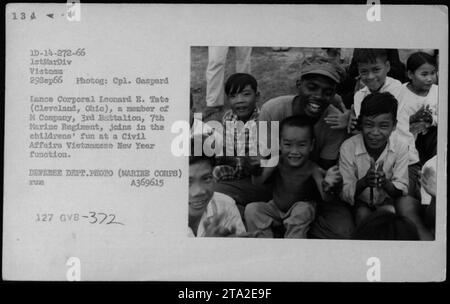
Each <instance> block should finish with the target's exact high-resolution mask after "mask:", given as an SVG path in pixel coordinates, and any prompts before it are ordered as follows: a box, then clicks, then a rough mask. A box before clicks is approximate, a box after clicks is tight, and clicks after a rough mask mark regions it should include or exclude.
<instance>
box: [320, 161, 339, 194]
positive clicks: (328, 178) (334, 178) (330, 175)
mask: <svg viewBox="0 0 450 304" xmlns="http://www.w3.org/2000/svg"><path fill="white" fill-rule="evenodd" d="M323 180H324V181H325V182H326V183H327V184H328V185H329V186H330V188H332V187H334V186H336V185H338V184H340V182H341V181H342V175H341V172H340V171H339V167H338V166H337V165H336V166H333V167H331V168H330V169H328V170H327V172H326V173H325V178H324V179H323ZM324 190H325V189H324Z"/></svg>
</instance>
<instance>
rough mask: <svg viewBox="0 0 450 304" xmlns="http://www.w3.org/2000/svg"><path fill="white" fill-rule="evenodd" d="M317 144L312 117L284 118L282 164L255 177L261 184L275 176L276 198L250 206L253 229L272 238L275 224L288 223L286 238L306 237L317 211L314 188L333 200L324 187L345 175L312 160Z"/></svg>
mask: <svg viewBox="0 0 450 304" xmlns="http://www.w3.org/2000/svg"><path fill="white" fill-rule="evenodd" d="M313 146H314V127H313V122H311V120H310V119H309V118H308V117H301V116H292V117H288V118H286V119H284V120H283V121H282V122H281V125H280V150H281V151H280V152H281V153H280V156H279V157H280V159H279V161H278V165H277V166H275V167H265V168H263V171H262V174H261V175H260V176H255V177H254V182H255V183H258V184H263V183H265V182H266V181H267V180H268V179H269V178H272V177H273V178H274V190H273V199H272V200H271V201H269V202H255V203H250V204H248V205H247V206H246V208H245V220H246V223H247V227H248V230H249V231H250V232H253V231H259V237H266V238H267V237H269V238H270V237H273V231H272V226H281V225H284V227H285V229H286V232H285V234H284V237H285V238H306V236H307V232H308V230H309V226H310V224H311V223H312V221H313V220H314V218H315V213H316V211H315V205H316V203H315V199H316V198H317V197H316V196H315V195H314V193H315V192H314V191H313V190H314V189H317V190H318V191H319V193H320V196H321V197H322V199H323V200H326V201H329V200H330V199H331V196H330V194H328V193H326V192H325V190H324V188H327V189H328V188H332V187H333V186H335V185H336V184H338V183H339V182H340V179H341V177H340V174H339V170H338V169H337V167H335V170H329V171H328V174H327V176H325V171H324V170H322V169H321V168H320V167H319V166H318V165H317V164H316V163H314V162H313V161H311V160H310V153H311V151H312V150H313ZM316 193H317V191H316Z"/></svg>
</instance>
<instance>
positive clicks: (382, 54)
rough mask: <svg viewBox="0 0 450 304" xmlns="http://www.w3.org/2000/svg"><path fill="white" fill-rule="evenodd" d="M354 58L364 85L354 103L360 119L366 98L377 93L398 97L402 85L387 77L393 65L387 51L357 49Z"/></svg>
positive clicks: (357, 93)
mask: <svg viewBox="0 0 450 304" xmlns="http://www.w3.org/2000/svg"><path fill="white" fill-rule="evenodd" d="M353 58H354V60H355V62H356V65H357V67H358V73H359V79H360V81H361V83H362V85H364V86H363V87H362V88H361V89H360V90H358V91H357V92H356V93H355V96H354V101H353V105H354V109H355V114H356V117H358V116H359V114H360V110H361V103H362V101H363V99H364V97H366V96H367V95H369V94H371V93H375V92H380V93H381V92H389V93H391V94H392V95H394V96H395V97H396V96H397V94H398V92H399V91H400V88H401V85H402V83H401V82H400V81H398V80H397V79H394V78H391V77H389V76H387V74H388V72H389V71H390V69H391V65H390V62H389V60H388V53H387V50H386V49H355V51H354V53H353Z"/></svg>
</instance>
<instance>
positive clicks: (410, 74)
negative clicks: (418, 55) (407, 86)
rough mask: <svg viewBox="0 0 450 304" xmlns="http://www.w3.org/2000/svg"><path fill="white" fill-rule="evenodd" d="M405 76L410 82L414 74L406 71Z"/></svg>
mask: <svg viewBox="0 0 450 304" xmlns="http://www.w3.org/2000/svg"><path fill="white" fill-rule="evenodd" d="M407 75H408V78H409V79H410V80H412V77H413V75H414V73H412V72H411V71H408V72H407Z"/></svg>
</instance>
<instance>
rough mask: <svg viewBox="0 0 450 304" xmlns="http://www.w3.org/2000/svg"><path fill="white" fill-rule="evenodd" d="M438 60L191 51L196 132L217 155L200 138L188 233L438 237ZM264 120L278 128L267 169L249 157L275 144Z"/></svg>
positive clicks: (433, 54)
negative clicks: (263, 132) (265, 139)
mask: <svg viewBox="0 0 450 304" xmlns="http://www.w3.org/2000/svg"><path fill="white" fill-rule="evenodd" d="M438 60H439V56H438V50H436V49H381V48H371V49H369V48H325V47H324V48H306V47H224V46H209V47H192V48H191V90H192V93H191V94H192V95H191V99H192V100H191V112H192V114H191V115H192V118H191V126H192V131H191V134H192V137H194V136H198V135H199V134H200V135H202V134H203V135H204V137H205V140H206V138H210V142H211V143H212V146H213V150H214V151H215V152H218V155H213V156H208V155H207V153H202V154H201V155H195V153H194V152H195V151H194V149H193V146H194V145H195V143H194V141H192V148H191V155H190V158H189V227H190V229H191V230H190V233H191V235H192V234H193V235H195V236H198V237H203V236H210V237H217V236H222V237H230V236H234V237H261V238H296V239H305V238H312V239H359V240H433V239H434V230H435V229H434V223H435V212H436V210H435V205H436V157H437V128H438V121H437V117H438V116H437V115H438V74H439V73H438V69H437V67H438V65H437V62H438ZM195 115H197V116H199V115H200V117H201V118H202V120H200V119H198V118H194V116H195ZM259 121H263V122H267V123H268V124H270V123H271V122H276V123H278V124H279V125H278V132H276V133H273V134H272V133H271V135H272V136H276V142H278V148H279V151H272V152H275V154H276V157H277V159H278V161H277V162H276V163H274V164H273V166H269V167H264V168H261V165H260V163H259V159H258V153H257V150H258V149H257V148H256V149H255V151H256V153H253V154H251V152H250V150H251V148H252V147H251V146H257V147H258V148H259V147H265V146H266V144H265V143H260V142H258V140H261V137H258V136H257V133H258V131H259V129H258V122H259ZM212 122H214V123H212ZM217 122H219V123H221V124H222V125H221V126H220V127H219V128H217V127H216V126H217ZM228 122H232V123H231V124H229V123H228ZM215 127H216V128H215ZM259 127H260V126H259ZM215 141H216V142H217V145H220V147H221V148H222V149H220V148H219V149H217V150H216V149H215V147H214V142H215ZM270 143H272V142H270ZM205 145H206V143H205ZM229 147H231V148H229ZM227 149H228V150H231V152H235V153H228V152H229V151H227ZM239 149H241V150H240V152H242V153H239ZM221 150H222V151H221ZM194 231H196V233H194Z"/></svg>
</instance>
